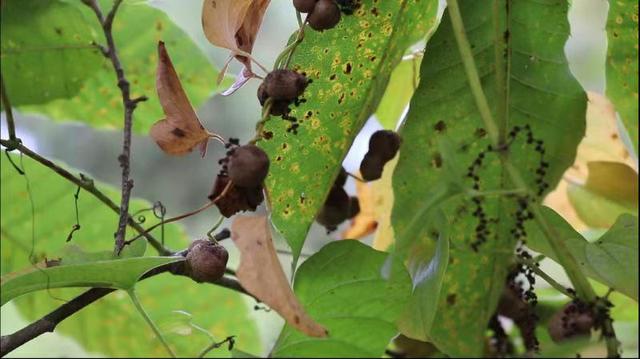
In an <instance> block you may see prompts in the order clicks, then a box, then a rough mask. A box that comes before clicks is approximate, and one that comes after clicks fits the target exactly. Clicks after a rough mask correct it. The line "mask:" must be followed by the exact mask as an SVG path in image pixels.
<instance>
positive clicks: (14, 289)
mask: <svg viewBox="0 0 640 359" xmlns="http://www.w3.org/2000/svg"><path fill="white" fill-rule="evenodd" d="M180 260H184V258H182V257H144V258H142V257H138V258H126V259H114V260H106V261H96V262H86V263H81V264H69V265H58V266H54V267H49V268H34V269H33V270H31V271H28V272H26V273H22V274H20V275H11V274H9V277H8V278H6V279H5V277H4V276H3V277H2V280H1V283H2V291H1V292H0V293H1V299H0V305H4V304H5V303H7V302H8V301H10V300H12V299H14V298H16V297H19V296H21V295H24V294H27V293H30V292H33V291H37V290H43V289H52V288H68V287H101V288H117V289H124V290H127V289H131V288H133V286H134V285H135V284H136V282H137V281H138V279H139V278H140V276H142V275H143V274H144V273H146V272H148V271H149V270H151V269H153V268H155V267H158V266H161V265H163V264H168V263H172V262H178V261H180Z"/></svg>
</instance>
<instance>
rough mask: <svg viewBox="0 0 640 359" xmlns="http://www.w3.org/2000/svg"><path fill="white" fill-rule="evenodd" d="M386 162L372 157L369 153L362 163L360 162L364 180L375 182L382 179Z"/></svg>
mask: <svg viewBox="0 0 640 359" xmlns="http://www.w3.org/2000/svg"><path fill="white" fill-rule="evenodd" d="M385 162H386V161H383V160H382V159H381V158H380V157H378V156H375V155H371V154H370V152H369V153H367V154H366V155H365V156H364V158H363V159H362V162H360V174H361V175H362V179H364V180H365V181H375V180H377V179H380V177H382V170H383V169H384V164H385Z"/></svg>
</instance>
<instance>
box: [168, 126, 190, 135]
mask: <svg viewBox="0 0 640 359" xmlns="http://www.w3.org/2000/svg"><path fill="white" fill-rule="evenodd" d="M171 133H172V134H173V135H174V136H176V137H184V136H186V135H187V134H186V133H185V132H184V131H183V130H182V129H181V128H179V127H176V128H174V129H173V130H171Z"/></svg>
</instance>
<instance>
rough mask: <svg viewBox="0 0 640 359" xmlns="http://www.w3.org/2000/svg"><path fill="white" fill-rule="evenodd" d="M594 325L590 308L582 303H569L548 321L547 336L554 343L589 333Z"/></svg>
mask: <svg viewBox="0 0 640 359" xmlns="http://www.w3.org/2000/svg"><path fill="white" fill-rule="evenodd" d="M594 323H595V320H594V313H593V310H592V308H590V307H589V306H587V305H585V304H584V303H582V302H576V301H573V302H569V303H567V304H566V305H565V306H564V307H563V308H562V309H561V310H559V311H558V312H556V313H555V314H554V315H553V316H552V317H551V319H550V320H549V324H548V329H549V335H550V336H551V339H553V341H554V342H556V343H557V342H561V341H563V340H566V339H569V338H572V337H576V336H586V335H589V334H590V333H591V328H593V326H594Z"/></svg>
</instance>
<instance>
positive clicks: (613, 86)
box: [606, 0, 638, 153]
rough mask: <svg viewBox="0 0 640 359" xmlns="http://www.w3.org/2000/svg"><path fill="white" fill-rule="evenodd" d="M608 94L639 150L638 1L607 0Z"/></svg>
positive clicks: (635, 148) (635, 147) (635, 146)
mask: <svg viewBox="0 0 640 359" xmlns="http://www.w3.org/2000/svg"><path fill="white" fill-rule="evenodd" d="M607 42H608V49H607V66H606V69H607V92H606V95H607V97H608V98H609V99H610V100H611V102H613V104H614V105H615V107H616V111H618V113H619V114H620V117H621V118H622V122H623V123H624V125H625V127H626V129H627V131H628V132H629V136H630V137H631V142H632V143H633V147H634V150H635V151H636V153H637V152H638V2H637V1H630V0H611V1H609V16H608V19H607Z"/></svg>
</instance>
